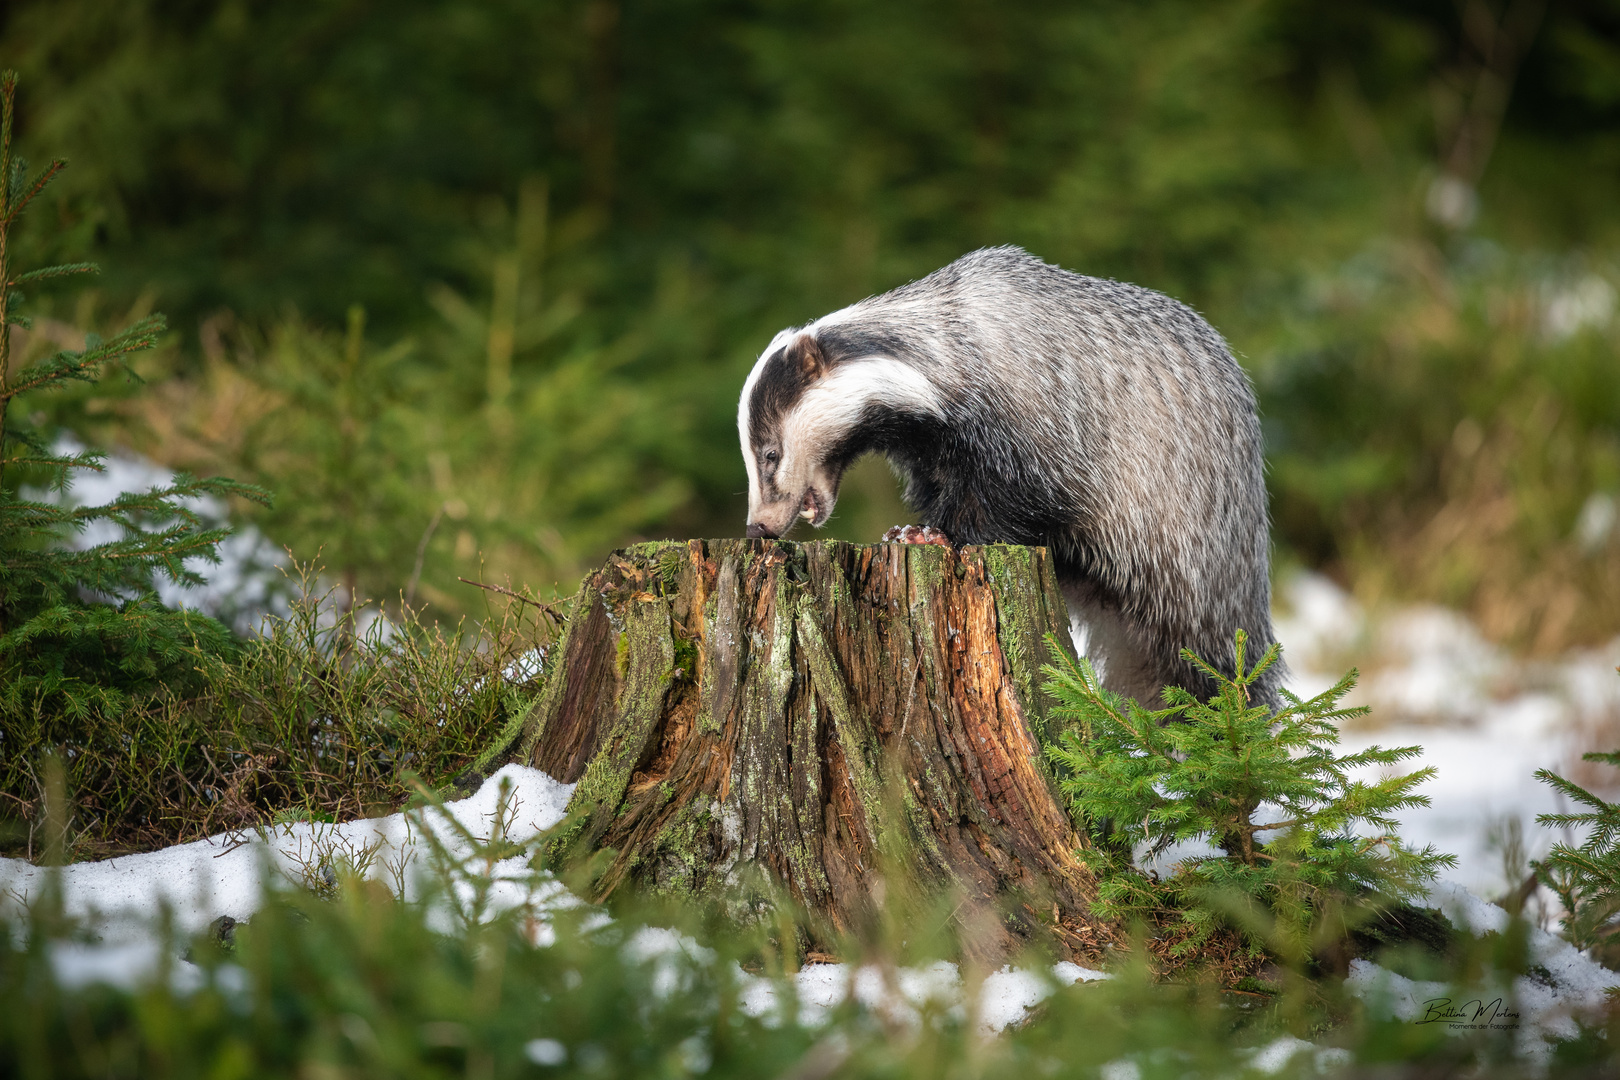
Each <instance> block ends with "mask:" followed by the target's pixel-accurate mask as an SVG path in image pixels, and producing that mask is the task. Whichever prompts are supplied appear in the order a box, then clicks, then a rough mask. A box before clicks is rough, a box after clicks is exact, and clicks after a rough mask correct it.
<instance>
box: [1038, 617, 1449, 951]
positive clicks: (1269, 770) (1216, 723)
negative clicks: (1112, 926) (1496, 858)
mask: <svg viewBox="0 0 1620 1080" xmlns="http://www.w3.org/2000/svg"><path fill="white" fill-rule="evenodd" d="M1244 644H1245V635H1244V634H1243V632H1242V631H1239V632H1238V634H1237V639H1236V657H1237V660H1236V670H1235V674H1234V675H1232V676H1230V677H1229V676H1226V675H1223V674H1221V673H1220V672H1219V671H1217V670H1216V669H1215V668H1213V667H1211V666H1210V665H1209V664H1207V663H1205V662H1204V661H1203V660H1202V659H1200V658H1199V657H1196V656H1194V655H1193V654H1192V653H1190V652H1184V653H1183V656H1185V657H1186V658H1187V659H1188V660H1189V661H1190V662H1191V663H1194V664H1197V665H1198V666H1199V668H1200V669H1201V670H1203V671H1204V672H1206V673H1207V674H1208V675H1209V676H1210V677H1211V678H1212V679H1215V680H1216V681H1217V683H1218V686H1219V690H1218V691H1217V693H1216V694H1215V695H1214V696H1213V697H1211V698H1210V699H1209V700H1208V701H1198V700H1196V699H1195V698H1194V697H1193V696H1192V695H1191V694H1189V693H1187V692H1186V691H1185V690H1182V689H1181V688H1179V687H1166V688H1165V691H1164V696H1165V700H1166V702H1167V703H1168V705H1167V707H1166V708H1164V709H1160V710H1157V711H1149V710H1147V709H1144V708H1143V707H1142V706H1141V705H1140V704H1138V703H1137V702H1135V701H1126V700H1124V699H1121V698H1120V697H1119V696H1118V695H1115V694H1113V693H1111V692H1109V691H1106V690H1104V689H1103V688H1102V686H1101V684H1100V683H1099V682H1098V681H1097V676H1096V672H1095V671H1094V670H1093V669H1092V667H1091V664H1090V662H1089V661H1087V660H1085V659H1083V658H1082V659H1080V660H1079V661H1078V662H1075V661H1070V662H1068V664H1067V665H1066V666H1065V667H1063V668H1058V667H1053V666H1051V665H1047V667H1046V669H1045V670H1046V673H1047V675H1048V677H1049V681H1048V682H1047V684H1046V689H1047V692H1048V693H1050V694H1052V696H1053V697H1054V698H1055V699H1056V700H1057V702H1058V706H1057V708H1056V709H1055V711H1054V716H1055V717H1056V718H1057V719H1058V720H1060V721H1061V722H1063V723H1065V724H1068V725H1070V726H1069V727H1068V728H1067V730H1065V731H1064V732H1063V734H1062V735H1061V737H1060V738H1059V741H1058V743H1057V744H1056V745H1054V746H1052V747H1050V748H1049V750H1048V754H1049V756H1050V757H1051V759H1052V761H1053V762H1054V763H1055V764H1056V765H1057V766H1058V768H1059V769H1060V771H1061V775H1062V779H1061V780H1060V785H1061V787H1062V789H1063V791H1064V792H1065V793H1066V794H1067V795H1068V796H1069V799H1070V803H1071V807H1072V812H1073V814H1074V816H1075V818H1076V820H1077V822H1078V823H1079V824H1080V825H1081V826H1082V827H1083V828H1084V829H1085V831H1086V832H1087V833H1089V835H1090V836H1091V838H1092V840H1093V842H1094V843H1095V844H1096V845H1097V847H1098V850H1099V853H1100V854H1101V855H1102V863H1103V865H1102V866H1100V867H1099V869H1100V870H1101V871H1102V874H1101V877H1102V884H1101V889H1100V893H1099V896H1100V899H1099V903H1098V913H1099V914H1101V915H1103V916H1104V917H1106V918H1115V919H1131V918H1141V917H1144V916H1149V915H1156V914H1159V913H1161V912H1162V911H1163V910H1164V909H1174V910H1176V911H1177V912H1178V913H1179V918H1180V921H1181V922H1182V924H1183V927H1184V929H1185V930H1186V931H1187V936H1186V937H1185V938H1184V939H1183V940H1182V941H1181V942H1180V943H1178V945H1177V946H1176V950H1175V952H1176V954H1177V955H1186V954H1188V953H1190V952H1192V951H1194V950H1196V949H1197V948H1198V947H1199V946H1200V945H1202V944H1203V943H1204V942H1205V941H1207V940H1208V938H1209V936H1210V935H1211V934H1212V933H1213V932H1214V931H1215V930H1216V928H1217V927H1219V926H1221V925H1223V924H1225V923H1230V922H1232V921H1236V922H1237V924H1238V926H1239V927H1240V928H1241V929H1242V930H1243V931H1244V932H1245V934H1246V936H1247V937H1248V939H1249V942H1250V945H1251V948H1254V949H1256V950H1258V949H1260V948H1262V947H1269V948H1271V949H1273V950H1275V951H1278V952H1281V953H1284V954H1285V955H1293V956H1307V955H1309V954H1310V953H1311V951H1312V950H1313V949H1314V948H1316V947H1318V946H1319V945H1321V944H1324V943H1325V942H1322V941H1319V940H1317V939H1318V938H1319V937H1320V933H1319V930H1320V928H1321V926H1322V921H1323V920H1324V919H1325V918H1328V917H1330V916H1342V915H1343V913H1344V909H1345V907H1346V905H1350V904H1358V905H1359V904H1363V903H1367V902H1369V901H1370V902H1372V903H1374V904H1376V903H1387V902H1390V901H1396V900H1403V899H1409V898H1412V897H1414V896H1416V895H1417V894H1418V893H1419V892H1420V891H1421V889H1422V886H1423V884H1424V883H1425V882H1426V881H1428V880H1431V879H1432V878H1433V877H1434V875H1435V873H1436V872H1437V871H1438V870H1440V869H1441V868H1443V867H1447V866H1452V865H1455V863H1456V858H1455V856H1451V855H1442V854H1439V853H1437V852H1435V851H1434V849H1433V848H1432V847H1426V848H1424V849H1423V850H1422V851H1414V850H1412V849H1411V848H1409V847H1407V846H1406V845H1404V844H1403V843H1402V842H1401V840H1400V838H1399V837H1398V836H1396V835H1395V831H1394V830H1395V827H1396V823H1395V820H1394V819H1393V818H1392V817H1391V816H1390V815H1391V814H1392V813H1393V812H1394V811H1396V810H1400V809H1404V808H1407V807H1414V806H1427V805H1428V802H1429V800H1428V799H1427V797H1425V796H1422V795H1418V794H1416V788H1417V786H1418V785H1419V784H1421V783H1422V782H1423V781H1425V780H1427V779H1428V778H1429V777H1431V776H1433V775H1434V769H1433V768H1432V767H1431V768H1426V769H1419V770H1417V771H1415V772H1412V773H1409V774H1407V775H1405V776H1389V777H1385V778H1384V779H1381V780H1377V781H1373V782H1367V781H1364V780H1354V779H1351V778H1350V773H1351V771H1352V770H1355V769H1359V768H1364V767H1366V766H1371V765H1393V764H1395V763H1397V762H1399V761H1402V760H1404V759H1406V758H1409V757H1413V756H1415V755H1417V754H1418V753H1419V752H1420V748H1419V747H1415V746H1408V747H1398V748H1395V749H1391V750H1384V749H1381V748H1380V747H1377V746H1373V747H1369V748H1368V749H1366V750H1363V751H1361V752H1360V753H1356V754H1349V755H1343V756H1340V755H1336V754H1335V753H1334V752H1333V747H1334V745H1335V744H1336V743H1337V742H1338V738H1339V734H1338V728H1337V724H1338V723H1339V722H1340V721H1342V720H1345V719H1347V718H1350V717H1353V716H1357V715H1360V714H1361V713H1363V712H1364V711H1365V710H1363V709H1346V708H1342V707H1340V705H1339V702H1340V700H1341V699H1342V698H1343V697H1344V695H1345V694H1346V693H1348V692H1349V690H1350V688H1351V686H1353V685H1354V681H1355V674H1354V672H1352V673H1351V674H1349V675H1346V676H1345V677H1344V678H1343V679H1341V680H1340V681H1339V682H1338V683H1337V684H1336V685H1334V686H1333V687H1332V688H1331V689H1329V690H1327V691H1325V692H1324V693H1322V694H1320V695H1318V696H1316V697H1314V698H1311V699H1310V700H1309V701H1302V700H1300V699H1299V698H1297V697H1295V696H1293V695H1292V694H1290V693H1288V692H1287V691H1283V695H1284V698H1285V700H1286V704H1285V706H1284V707H1283V708H1282V709H1280V710H1278V711H1277V712H1275V713H1273V712H1272V711H1271V710H1270V709H1269V708H1267V707H1266V706H1265V705H1263V704H1251V702H1250V697H1249V691H1248V687H1249V686H1251V685H1252V684H1253V683H1254V681H1255V679H1257V678H1258V677H1259V676H1260V675H1261V674H1262V673H1263V672H1265V671H1266V669H1268V668H1269V667H1271V666H1272V665H1273V664H1275V663H1276V662H1277V657H1278V654H1279V647H1278V646H1276V645H1273V646H1272V647H1271V648H1270V649H1268V650H1267V651H1266V653H1265V655H1264V656H1262V657H1261V658H1260V659H1259V660H1258V661H1257V662H1256V663H1255V664H1254V665H1253V666H1252V667H1250V668H1247V669H1245V667H1244ZM1052 646H1053V647H1052V652H1053V655H1055V656H1063V655H1065V654H1064V653H1063V652H1062V651H1061V650H1060V649H1059V648H1058V647H1057V645H1056V643H1055V642H1053V643H1052ZM1361 823H1366V824H1368V825H1371V826H1373V827H1375V828H1376V829H1377V830H1378V832H1377V833H1375V834H1374V835H1370V836H1362V835H1357V834H1356V833H1355V828H1356V826H1357V825H1358V824H1361ZM1267 832H1271V833H1276V834H1277V835H1276V836H1275V838H1274V839H1271V840H1269V841H1266V842H1264V843H1262V842H1261V841H1260V840H1259V839H1258V836H1259V834H1261V833H1267ZM1185 840H1207V841H1209V842H1211V843H1213V844H1215V845H1217V846H1219V847H1220V848H1221V849H1222V850H1223V851H1224V852H1225V853H1226V854H1225V855H1224V856H1214V857H1202V858H1192V859H1187V860H1185V861H1183V862H1182V863H1180V864H1178V866H1177V867H1176V869H1175V871H1174V873H1173V874H1172V875H1171V876H1170V878H1169V879H1168V880H1165V881H1161V880H1159V879H1158V878H1157V877H1156V876H1155V875H1150V874H1148V873H1146V872H1144V871H1142V870H1140V869H1138V868H1136V867H1135V866H1134V865H1132V861H1131V860H1132V855H1133V853H1134V852H1135V851H1136V850H1137V849H1138V848H1139V847H1142V846H1145V847H1146V848H1147V849H1148V850H1150V851H1157V850H1163V849H1164V848H1165V847H1167V846H1169V845H1170V844H1172V843H1177V842H1180V841H1185ZM1262 926H1264V927H1265V929H1264V930H1261V929H1259V928H1260V927H1262ZM1329 932H1331V928H1330V929H1329Z"/></svg>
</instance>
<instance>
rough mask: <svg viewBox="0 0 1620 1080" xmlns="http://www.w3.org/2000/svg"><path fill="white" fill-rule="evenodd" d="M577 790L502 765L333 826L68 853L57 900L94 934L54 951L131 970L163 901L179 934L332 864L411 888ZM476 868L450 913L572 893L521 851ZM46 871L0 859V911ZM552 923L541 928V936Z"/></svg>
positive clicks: (82, 970) (411, 894)
mask: <svg viewBox="0 0 1620 1080" xmlns="http://www.w3.org/2000/svg"><path fill="white" fill-rule="evenodd" d="M573 790H574V789H573V785H571V784H560V783H558V782H557V781H555V780H553V779H552V778H551V777H549V776H547V775H546V774H545V773H543V772H540V771H539V770H537V769H529V768H525V767H523V766H521V765H508V766H506V767H505V768H502V769H501V770H499V771H498V772H496V773H495V775H493V776H491V777H490V778H489V779H488V780H486V781H485V782H484V785H483V786H482V787H481V788H479V790H478V792H477V793H476V794H474V795H473V796H471V797H470V798H467V799H461V800H459V801H456V802H450V803H446V804H444V808H443V810H442V811H441V810H439V809H437V808H428V809H426V810H423V811H419V812H410V813H400V814H390V815H389V816H387V817H381V818H364V819H361V820H358V821H350V822H345V823H343V824H340V825H328V824H320V823H314V822H298V823H293V824H287V825H275V826H272V827H270V828H267V829H263V830H258V831H243V832H238V833H222V834H220V835H218V836H211V837H209V838H208V839H206V840H197V841H193V842H192V843H189V844H179V845H176V846H174V847H169V848H164V849H163V850H161V851H153V852H148V853H144V854H140V855H126V856H123V857H121V858H116V859H106V860H103V861H101V862H87V863H75V864H73V865H71V866H67V867H64V868H62V869H61V870H59V871H54V872H56V873H59V874H60V875H61V877H60V882H61V886H60V887H61V897H62V904H63V909H64V911H65V913H66V914H68V915H69V916H71V917H73V918H74V919H76V920H78V921H79V922H80V924H81V925H82V926H84V928H85V929H86V930H88V931H89V933H90V934H91V935H92V936H93V937H94V938H95V939H96V942H97V944H96V945H94V946H72V947H64V948H63V949H62V950H61V951H60V952H59V953H58V971H59V974H61V975H62V976H63V977H64V978H65V979H68V980H69V981H86V980H92V979H109V980H111V981H116V982H124V983H127V982H129V981H131V980H134V979H138V978H140V977H142V976H143V975H144V974H145V972H147V971H149V970H151V968H150V964H151V962H152V961H153V960H155V959H156V956H157V954H156V952H155V946H154V945H153V944H152V943H153V941H154V936H153V935H154V932H155V928H156V927H157V926H158V925H159V922H160V920H161V919H162V917H163V915H164V913H165V911H167V913H168V917H169V918H170V919H172V923H173V926H174V928H175V930H176V931H178V933H179V934H180V935H182V936H190V935H195V934H197V933H199V932H201V931H202V930H204V929H205V928H206V927H207V926H208V925H209V924H210V923H212V922H214V921H215V920H216V919H218V918H219V917H221V916H229V917H231V918H232V919H235V920H237V921H243V920H246V919H248V918H250V917H251V916H252V915H253V913H254V912H255V911H257V910H258V909H259V907H260V905H261V904H262V903H263V901H264V891H265V885H266V879H267V878H272V879H273V878H275V877H277V876H281V877H284V878H286V879H290V880H291V881H293V882H296V883H300V884H311V885H315V886H317V887H318V886H319V885H321V884H322V881H323V878H325V879H329V880H334V881H335V876H334V875H335V870H334V869H333V867H334V866H347V867H349V868H351V869H353V870H355V871H357V872H361V873H363V874H364V876H366V877H368V878H372V879H374V880H378V881H382V882H383V883H384V884H387V885H389V886H390V887H392V888H393V889H394V891H396V892H403V894H404V895H405V897H406V898H407V899H412V898H415V897H417V896H419V895H420V894H421V887H422V884H423V881H424V879H425V875H427V874H428V873H431V872H433V871H434V870H435V869H436V866H435V864H436V863H437V864H442V863H443V862H444V861H446V860H452V861H457V862H460V861H464V860H466V859H467V858H468V857H469V855H470V854H471V853H472V851H473V847H474V845H473V842H472V840H471V839H469V838H476V839H478V840H481V841H489V840H492V839H493V840H506V841H512V842H521V841H524V840H526V839H528V838H530V837H532V836H534V834H536V833H537V832H540V831H541V830H544V829H549V828H551V827H552V826H554V825H556V824H557V823H558V822H559V821H561V820H562V819H563V812H564V808H565V807H566V806H567V805H568V799H569V797H570V796H571V795H572V794H573ZM476 869H477V871H478V872H480V873H482V874H483V875H485V876H487V877H489V878H491V879H493V881H494V885H493V887H492V888H491V889H490V890H489V892H488V895H487V898H486V899H485V901H484V908H483V910H482V911H475V910H473V905H474V903H475V897H474V895H473V890H472V887H471V885H470V883H469V882H467V881H466V880H465V879H458V880H456V888H455V892H454V894H453V895H452V896H451V898H450V900H451V903H452V905H454V907H453V910H443V909H440V914H441V915H442V917H443V918H444V919H445V920H446V922H447V923H450V924H453V921H454V919H455V918H456V917H457V916H458V915H459V916H462V917H473V918H477V917H487V916H489V915H492V914H494V913H496V912H499V911H505V910H509V909H510V908H513V907H517V906H521V905H524V904H528V905H533V906H534V907H535V908H536V909H537V910H541V911H543V910H546V909H548V908H555V907H557V906H566V905H570V904H576V903H578V901H577V900H576V899H574V898H572V897H571V896H568V895H567V894H566V892H565V890H563V888H562V886H561V885H558V884H556V883H555V882H550V881H544V882H538V883H537V882H536V881H535V880H534V879H533V875H532V874H531V873H530V872H529V870H528V867H527V865H526V859H525V857H524V856H523V855H514V856H512V857H510V858H507V859H505V860H502V861H499V862H496V863H495V864H494V865H492V866H478V867H477V868H476ZM51 873H53V871H51V870H48V869H45V868H42V867H37V866H33V865H31V864H30V863H28V862H25V861H23V860H21V859H0V911H5V912H6V913H7V914H16V913H17V912H18V911H19V910H20V908H21V907H22V905H24V904H26V903H28V902H30V901H32V900H35V899H38V898H39V897H40V895H41V894H42V892H43V891H44V889H45V886H46V880H47V876H48V875H49V874H51ZM446 928H447V929H448V925H447V926H446ZM549 932H550V931H549V927H544V926H543V925H542V926H537V930H536V933H537V936H539V937H541V938H544V936H545V935H546V934H548V933H549Z"/></svg>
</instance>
